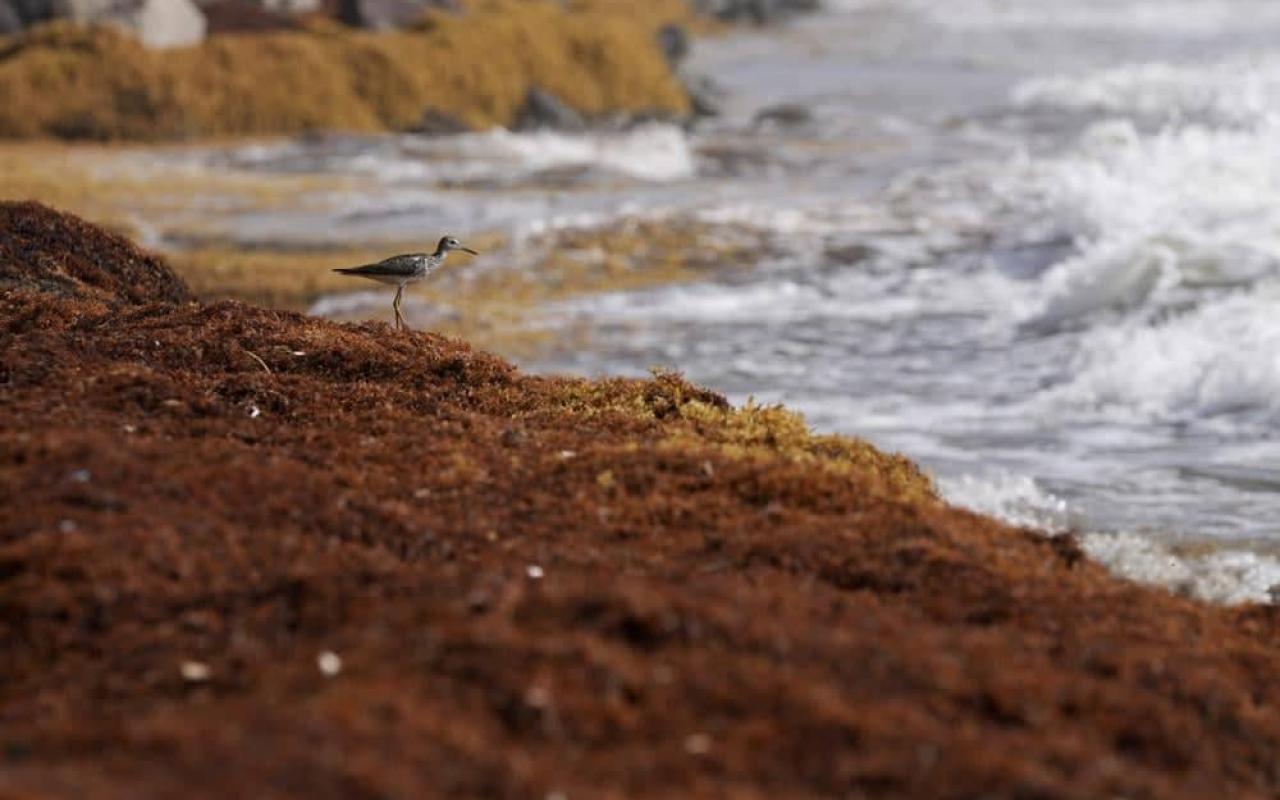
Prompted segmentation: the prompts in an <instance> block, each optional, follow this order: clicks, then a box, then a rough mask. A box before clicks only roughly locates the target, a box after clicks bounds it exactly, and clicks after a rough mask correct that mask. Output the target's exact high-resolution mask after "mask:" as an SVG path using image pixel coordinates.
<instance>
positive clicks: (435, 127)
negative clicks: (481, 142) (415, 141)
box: [408, 106, 470, 136]
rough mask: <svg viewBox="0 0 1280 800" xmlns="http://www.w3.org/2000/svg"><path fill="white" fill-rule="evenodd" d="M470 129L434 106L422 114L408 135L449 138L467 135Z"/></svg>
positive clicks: (410, 128) (409, 129)
mask: <svg viewBox="0 0 1280 800" xmlns="http://www.w3.org/2000/svg"><path fill="white" fill-rule="evenodd" d="M468 130H470V128H468V127H467V125H466V123H464V122H463V121H462V120H460V119H458V118H457V117H455V116H454V115H452V114H450V113H449V112H447V111H441V110H440V109H438V108H435V107H434V106H432V107H431V108H428V109H427V110H426V111H424V112H422V118H421V119H419V120H418V122H417V124H415V125H413V126H411V127H409V128H408V133H419V134H422V135H424V136H449V135H452V134H457V133H466V132H467V131H468Z"/></svg>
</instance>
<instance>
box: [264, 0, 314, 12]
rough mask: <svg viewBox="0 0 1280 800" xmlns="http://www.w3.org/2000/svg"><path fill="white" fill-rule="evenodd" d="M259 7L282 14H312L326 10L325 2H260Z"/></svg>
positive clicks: (274, 0) (278, 0)
mask: <svg viewBox="0 0 1280 800" xmlns="http://www.w3.org/2000/svg"><path fill="white" fill-rule="evenodd" d="M258 5H260V6H262V7H263V8H264V9H266V10H267V11H275V12H277V13H280V14H311V13H313V12H316V11H320V10H321V9H323V8H324V0H258Z"/></svg>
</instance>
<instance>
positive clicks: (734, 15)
mask: <svg viewBox="0 0 1280 800" xmlns="http://www.w3.org/2000/svg"><path fill="white" fill-rule="evenodd" d="M692 5H693V8H694V10H695V11H697V12H698V13H700V14H708V15H711V16H715V17H719V18H720V19H725V20H731V21H734V22H743V21H747V22H754V23H756V24H757V25H765V24H769V23H772V22H777V21H779V20H780V19H782V18H783V17H784V16H788V15H791V14H796V13H800V12H803V11H816V10H817V9H818V7H819V6H820V5H821V0H692Z"/></svg>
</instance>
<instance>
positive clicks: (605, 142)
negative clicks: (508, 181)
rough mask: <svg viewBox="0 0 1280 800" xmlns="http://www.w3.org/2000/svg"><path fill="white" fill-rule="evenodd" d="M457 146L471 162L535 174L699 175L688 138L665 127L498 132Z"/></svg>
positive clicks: (470, 137)
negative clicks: (572, 170)
mask: <svg viewBox="0 0 1280 800" xmlns="http://www.w3.org/2000/svg"><path fill="white" fill-rule="evenodd" d="M452 144H453V146H454V147H456V148H457V151H458V152H459V153H460V154H463V155H465V156H467V157H468V158H470V159H497V160H498V161H499V162H501V163H503V164H505V165H506V166H508V167H509V166H511V165H514V166H517V167H519V168H521V169H524V170H529V171H533V172H540V171H543V170H548V169H556V168H561V167H598V168H601V169H604V170H608V171H610V172H615V173H618V174H621V175H626V176H629V177H632V178H637V179H640V180H648V181H674V180H681V179H684V178H690V177H692V176H693V175H694V171H695V165H694V156H693V150H692V148H691V147H690V146H689V140H688V137H687V136H686V135H685V133H684V131H682V130H681V129H680V128H679V127H677V126H675V125H670V124H665V123H652V124H648V125H641V126H639V127H636V128H633V129H630V130H627V131H620V132H605V133H598V132H591V133H560V132H556V131H532V132H528V133H512V132H511V131H507V130H504V129H502V128H495V129H493V130H491V131H487V132H484V133H477V134H468V135H464V136H459V137H456V139H455V141H454V142H453V143H452Z"/></svg>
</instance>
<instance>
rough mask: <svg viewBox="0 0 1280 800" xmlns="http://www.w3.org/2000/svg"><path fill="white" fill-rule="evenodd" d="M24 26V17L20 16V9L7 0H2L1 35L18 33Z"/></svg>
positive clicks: (0, 12)
mask: <svg viewBox="0 0 1280 800" xmlns="http://www.w3.org/2000/svg"><path fill="white" fill-rule="evenodd" d="M22 28H23V24H22V18H21V17H19V16H18V10H17V9H16V8H14V7H13V4H12V3H9V2H7V0H0V35H3V34H7V33H17V32H18V31H20V30H22Z"/></svg>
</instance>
